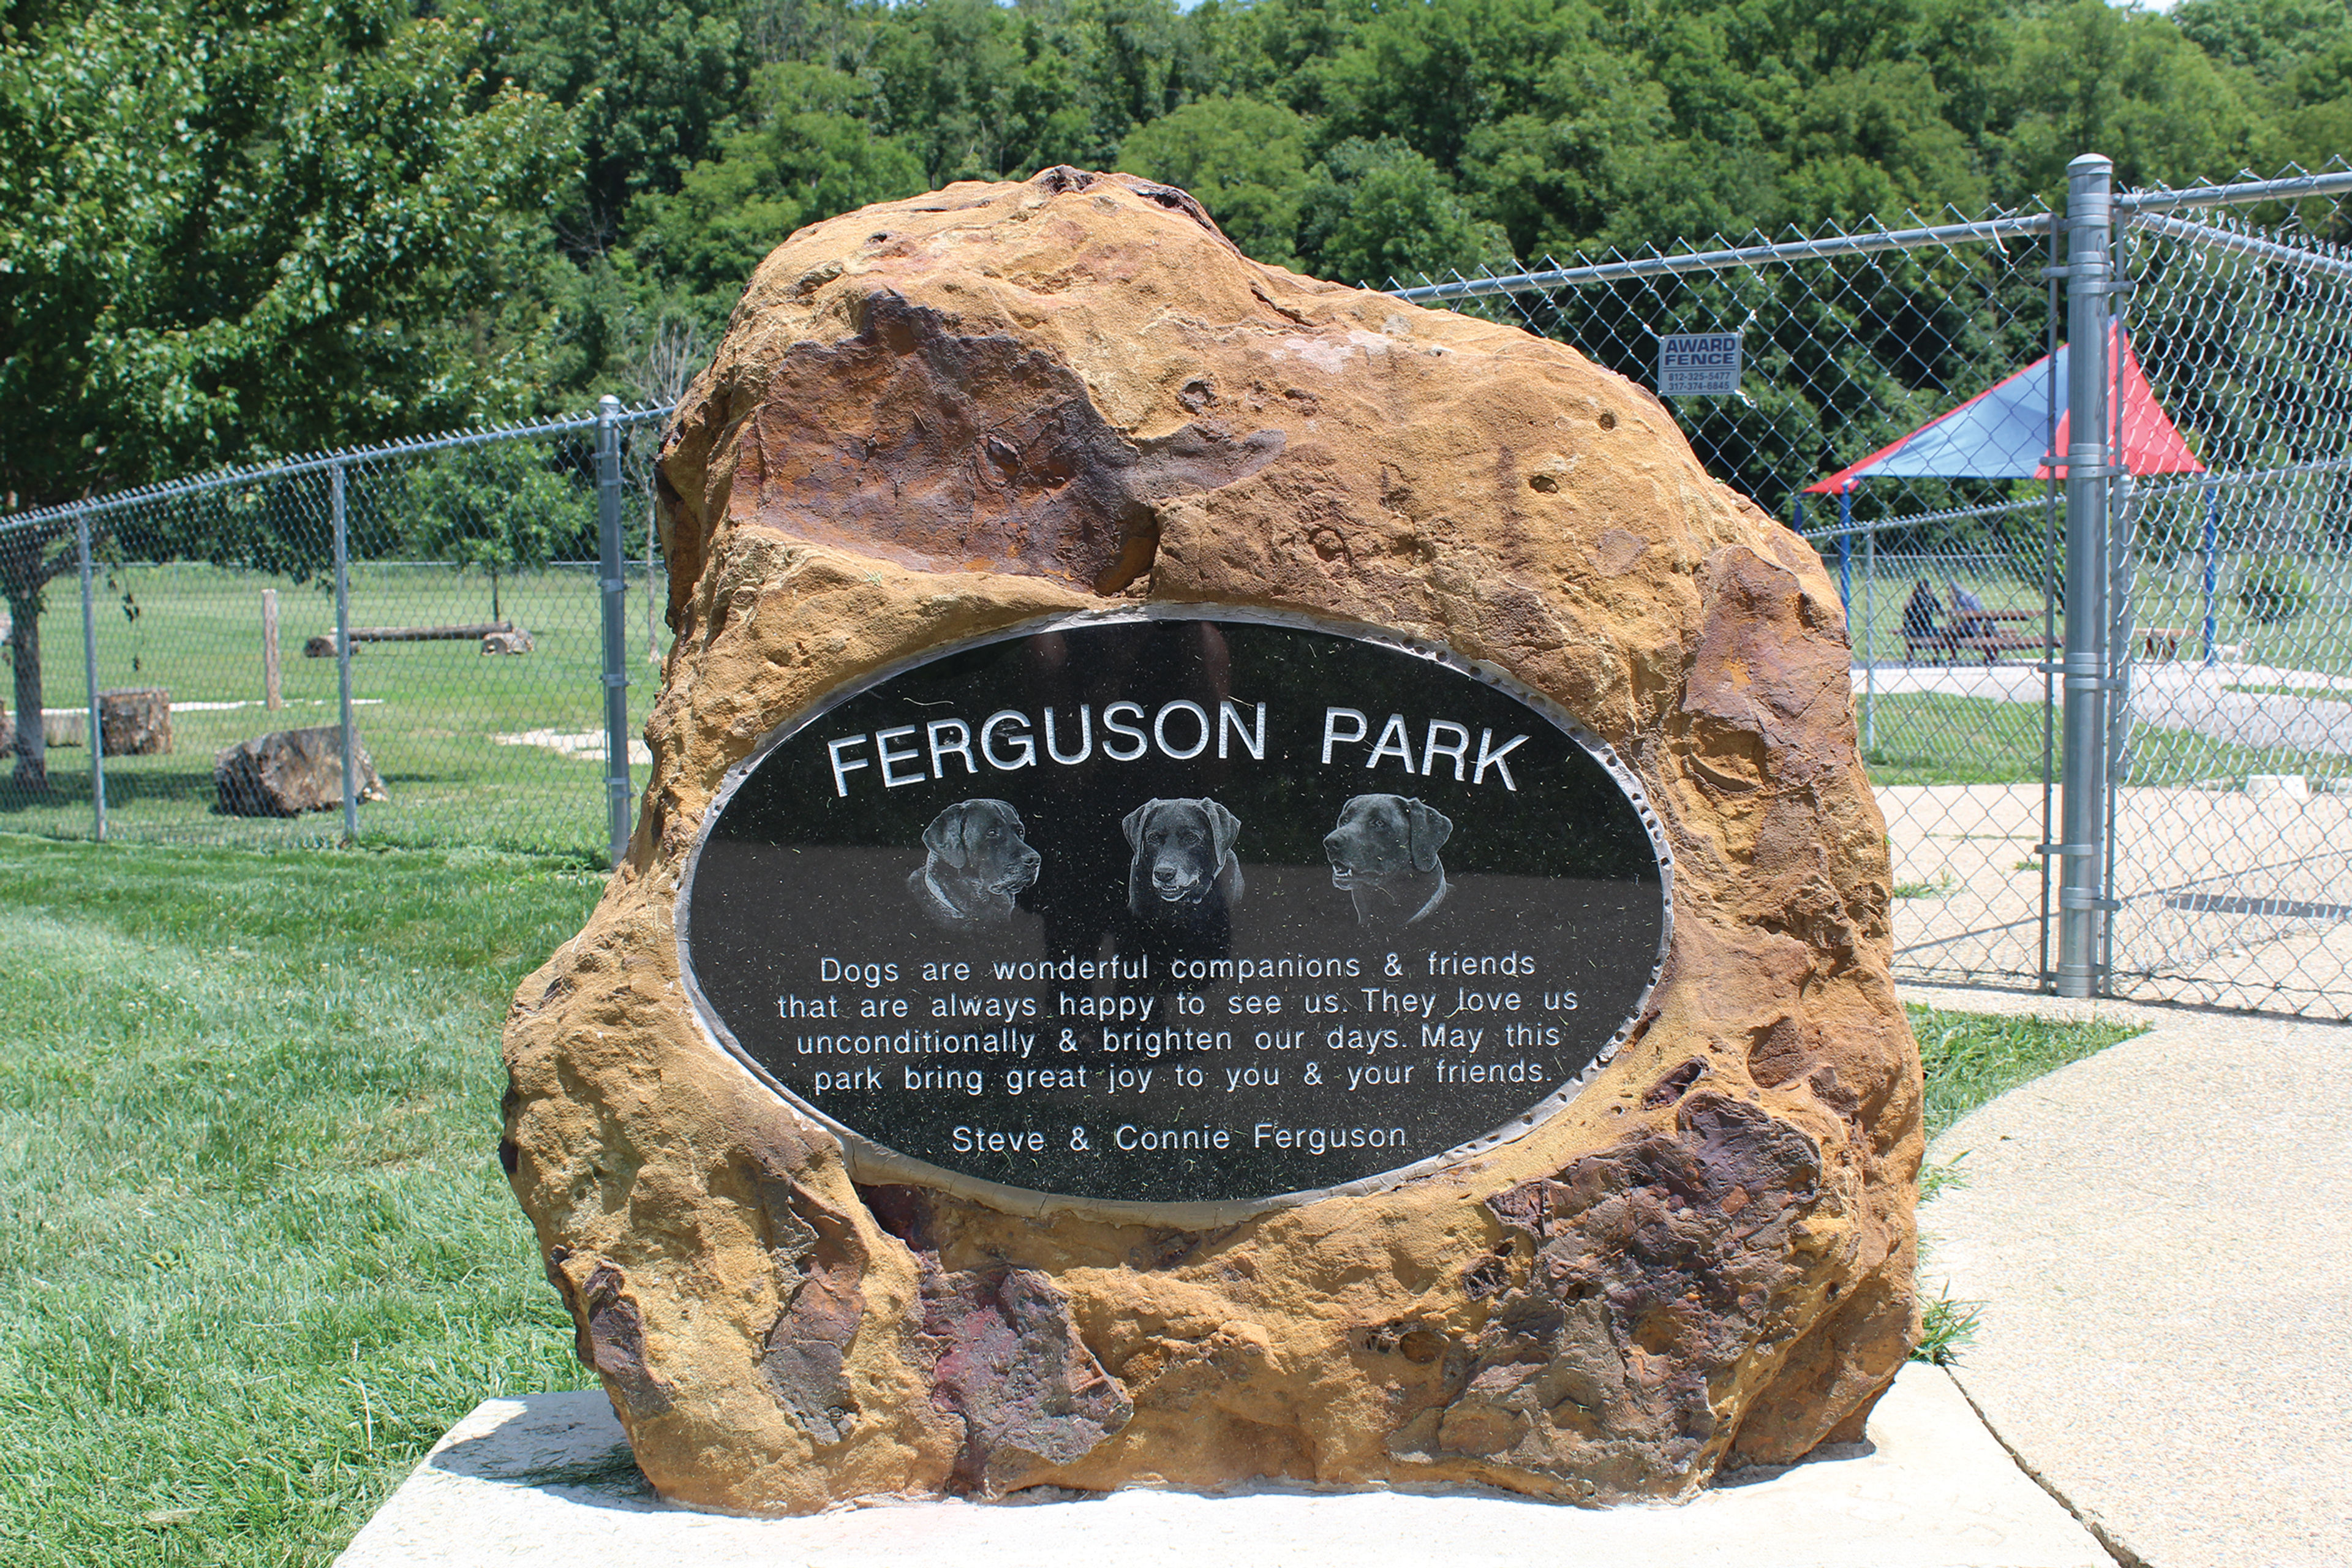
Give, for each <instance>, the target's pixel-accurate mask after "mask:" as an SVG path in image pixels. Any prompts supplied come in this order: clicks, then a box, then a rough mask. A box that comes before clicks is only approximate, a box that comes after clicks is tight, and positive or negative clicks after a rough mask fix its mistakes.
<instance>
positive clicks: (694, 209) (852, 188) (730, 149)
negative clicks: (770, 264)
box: [636, 65, 925, 306]
mask: <svg viewBox="0 0 2352 1568" xmlns="http://www.w3.org/2000/svg"><path fill="white" fill-rule="evenodd" d="M761 76H762V81H763V85H764V86H765V87H766V88H767V89H768V90H769V92H770V93H771V94H772V99H771V100H770V110H769V112H768V113H767V115H766V116H765V117H764V118H763V119H762V120H761V121H760V122H759V123H757V124H755V125H753V126H751V128H749V129H747V130H744V131H740V132H734V133H732V134H730V136H728V137H727V138H726V140H725V141H724V142H722V143H721V144H720V148H719V156H718V157H717V158H715V159H713V160H711V161H709V162H708V163H698V164H696V165H695V166H694V167H693V168H692V169H690V170H688V173H687V176H686V183H685V186H684V188H683V189H681V190H680V191H679V192H678V193H677V195H669V196H659V195H653V196H645V197H641V198H639V202H640V206H641V208H642V209H643V210H642V211H641V212H640V213H639V214H637V215H636V221H637V222H638V224H639V225H640V226H641V233H642V236H643V237H642V238H641V239H640V241H639V244H638V256H639V258H640V260H641V261H642V262H644V263H646V264H647V265H649V266H651V267H652V268H655V269H656V271H659V272H661V273H663V274H665V275H667V276H670V277H674V278H677V279H681V280H683V281H684V282H685V283H686V284H687V285H688V288H690V289H693V290H694V291H695V292H697V293H698V294H700V295H703V296H705V297H707V298H709V299H712V300H723V302H724V304H725V305H727V306H731V305H732V304H733V302H734V299H735V296H736V295H737V294H739V293H740V291H741V289H742V287H743V284H744V282H745V281H746V280H747V279H749V278H750V277H751V269H752V268H755V267H757V266H758V265H759V264H760V261H761V258H763V257H765V256H766V255H767V254H768V252H769V251H771V250H772V249H774V248H775V247H777V246H778V245H781V244H782V243H783V241H784V238H785V237H787V236H788V235H790V234H791V233H792V232H793V230H794V229H796V228H799V227H801V226H803V225H805V224H811V223H814V222H816V221H818V220H819V219H822V218H828V217H832V216H835V214H837V213H845V212H848V211H850V210H851V209H852V208H855V207H861V206H864V205H866V204H867V203H869V202H880V201H893V200H896V199H897V198H898V197H900V196H910V195H914V194H915V193H916V192H918V191H920V190H922V189H924V188H925V181H924V178H923V166H922V163H921V162H920V161H919V159H918V158H917V157H916V155H915V154H914V153H912V152H910V151H909V150H908V149H907V148H906V147H905V146H903V145H901V144H900V143H899V142H896V141H894V140H892V139H891V138H889V137H887V136H877V134H875V132H874V131H873V129H872V127H871V126H870V125H868V124H867V123H866V121H864V120H861V119H859V118H857V117H856V115H854V114H852V113H849V112H847V110H848V109H849V108H851V107H853V106H855V105H856V104H857V103H858V102H859V101H860V100H862V99H863V98H864V97H865V94H863V93H862V92H861V91H860V89H859V88H858V84H857V83H856V82H855V81H853V80H851V79H848V78H846V77H844V76H841V75H840V74H839V73H837V72H834V71H829V70H824V69H823V68H817V67H812V66H802V65H782V66H772V67H769V68H767V69H766V70H765V71H763V72H762V73H761Z"/></svg>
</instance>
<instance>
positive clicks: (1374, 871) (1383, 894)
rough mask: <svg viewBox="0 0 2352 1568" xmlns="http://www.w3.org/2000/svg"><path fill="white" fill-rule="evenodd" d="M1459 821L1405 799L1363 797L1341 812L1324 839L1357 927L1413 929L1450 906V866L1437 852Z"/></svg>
mask: <svg viewBox="0 0 2352 1568" xmlns="http://www.w3.org/2000/svg"><path fill="white" fill-rule="evenodd" d="M1453 835H1454V819H1453V818H1452V817H1450V816H1446V815H1445V814H1444V812H1441V811H1437V810H1435V809H1433V808H1432V807H1430V806H1426V805H1422V803H1421V802H1419V801H1417V800H1414V799H1412V798H1411V797H1410V796H1407V795H1358V796H1356V797H1355V798H1354V799H1352V800H1350V801H1349V802H1348V804H1347V805H1343V806H1341V807H1340V808H1339V826H1337V827H1334V828H1333V829H1332V830H1331V831H1330V832H1328V833H1327V834H1325V835H1324V836H1323V853H1324V854H1326V855H1328V856H1329V857H1330V858H1331V885H1332V886H1333V887H1335V888H1339V889H1342V890H1344V891H1345V892H1346V893H1347V895H1348V897H1349V900H1350V901H1352V902H1353V903H1354V904H1355V906H1356V923H1357V924H1359V925H1367V926H1397V925H1411V924H1412V922H1413V921H1417V920H1420V919H1422V918H1423V916H1425V915H1427V914H1428V913H1429V912H1430V911H1431V910H1434V909H1435V908H1437V906H1438V905H1440V904H1442V903H1444V901H1445V892H1446V883H1445V863H1444V861H1443V860H1440V859H1439V858H1437V852H1438V850H1439V849H1440V848H1442V847H1444V843H1445V841H1446V840H1447V839H1448V838H1450V837H1453Z"/></svg>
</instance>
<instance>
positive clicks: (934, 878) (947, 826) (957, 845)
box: [907, 800, 1040, 930]
mask: <svg viewBox="0 0 2352 1568" xmlns="http://www.w3.org/2000/svg"><path fill="white" fill-rule="evenodd" d="M1021 832H1022V828H1021V814H1020V813H1019V812H1017V811H1015V810H1013V807H1012V805H1010V804H1009V803H1007V802H1004V801H1001V800H960V801H958V802H956V804H955V805H951V806H949V807H948V808H947V809H946V810H945V811H942V812H940V814H939V815H938V816H935V817H933V818H931V825H930V826H929V827H926V828H924V829H923V847H925V848H927V849H929V851H930V858H929V859H927V860H925V861H924V862H923V868H922V869H921V870H919V871H917V872H915V873H914V874H913V875H911V876H909V877H908V879H907V890H908V891H909V892H911V893H913V894H914V895H915V901H916V903H917V905H918V907H919V908H920V909H921V910H922V911H923V914H924V916H925V918H926V919H928V920H929V921H932V923H934V924H936V925H942V926H946V927H948V928H949V929H950V930H958V929H961V930H971V929H973V928H976V927H979V926H984V925H1002V924H1003V923H1004V922H1005V921H1008V920H1011V919H1012V918H1013V897H1014V895H1016V894H1018V893H1019V892H1020V891H1021V889H1024V888H1026V887H1027V886H1029V884H1030V883H1032V882H1034V881H1035V880H1036V879H1037V868H1038V866H1039V865H1040V861H1039V859H1038V857H1037V851H1035V850H1034V849H1032V848H1030V847H1029V845H1028V841H1027V840H1026V839H1024V838H1023V837H1021Z"/></svg>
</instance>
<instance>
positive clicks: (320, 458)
mask: <svg viewBox="0 0 2352 1568" xmlns="http://www.w3.org/2000/svg"><path fill="white" fill-rule="evenodd" d="M673 406H674V405H670V404H661V405H656V406H653V407H646V408H625V409H623V410H621V411H620V413H619V414H618V415H617V416H613V417H612V423H614V424H616V425H624V426H627V425H648V424H651V423H653V422H654V421H655V420H657V419H667V418H668V417H669V416H670V412H671V409H672V408H673ZM605 417H606V416H604V414H602V413H601V412H599V413H589V414H573V415H559V416H555V417H554V418H551V419H541V420H536V421H533V422H531V423H529V424H523V425H502V426H499V427H498V428H496V429H494V430H458V431H451V432H448V433H446V434H444V435H439V436H408V437H401V438H400V439H398V440H394V441H382V442H378V443H376V444H375V445H373V446H370V447H341V448H340V449H338V450H336V451H332V452H318V453H312V454H310V455H309V456H307V457H300V458H285V459H284V460H282V461H279V462H275V463H255V464H251V465H248V466H247V467H243V468H220V469H217V470H215V471H214V472H212V473H209V474H199V475H196V476H194V477H193V478H190V479H168V480H163V481H161V482H159V483H156V484H152V485H140V486H137V487H135V488H133V489H127V490H118V491H116V492H115V493H114V494H112V495H109V496H104V497H100V498H99V499H97V500H80V501H59V502H58V503H57V504H56V505H54V506H44V507H33V508H30V509H28V510H24V511H13V512H0V533H6V532H8V531H12V530H15V529H19V528H33V527H37V526H39V525H41V524H43V523H47V522H54V521H58V520H59V519H64V518H72V517H76V516H80V517H89V518H99V517H106V516H109V515H110V514H112V513H114V512H118V511H123V510H129V509H131V508H132V507H137V506H143V505H146V504H148V503H150V502H153V501H159V500H176V499H177V498H179V497H182V496H191V495H201V494H203V493H204V492H205V491H206V490H215V489H228V488H231V487H233V486H236V485H249V484H254V483H257V482H258V481H261V480H266V479H293V478H296V477H298V476H299V475H303V474H316V473H323V472H325V471H327V470H328V469H331V468H349V467H351V466H352V464H354V463H364V462H367V461H369V460H370V459H372V458H414V457H421V456H424V455H425V454H428V453H433V452H447V451H456V450H458V449H461V448H464V447H486V446H488V445H490V444H491V443H493V442H497V441H520V440H529V439H533V438H536V437H545V436H562V435H569V434H571V433H573V432H575V431H587V430H594V429H596V428H597V427H598V426H599V425H600V424H601V423H603V422H604V420H605Z"/></svg>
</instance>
